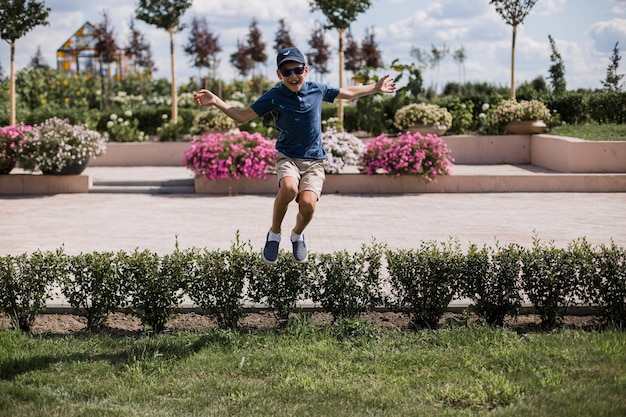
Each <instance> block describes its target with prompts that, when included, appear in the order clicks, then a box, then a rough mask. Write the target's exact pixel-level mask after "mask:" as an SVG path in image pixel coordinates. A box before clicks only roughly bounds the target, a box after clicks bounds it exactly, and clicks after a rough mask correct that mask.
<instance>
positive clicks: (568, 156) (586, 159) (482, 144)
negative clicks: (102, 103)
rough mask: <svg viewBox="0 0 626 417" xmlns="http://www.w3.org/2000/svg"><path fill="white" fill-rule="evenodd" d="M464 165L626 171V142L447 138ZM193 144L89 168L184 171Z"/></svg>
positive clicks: (118, 148) (143, 150) (152, 146)
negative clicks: (178, 168)
mask: <svg viewBox="0 0 626 417" xmlns="http://www.w3.org/2000/svg"><path fill="white" fill-rule="evenodd" d="M443 140H444V141H445V142H446V144H447V145H448V147H449V148H450V150H451V151H452V156H453V157H454V160H455V163H456V164H459V165H496V164H530V165H536V166H539V167H543V168H547V169H550V170H553V171H557V172H568V173H582V172H598V173H601V172H608V173H625V172H626V142H589V141H584V140H580V139H574V138H567V137H562V136H551V135H504V136H487V135H485V136H473V135H458V136H444V137H443ZM187 149H189V142H141V143H108V144H107V151H106V153H105V154H104V155H102V156H100V157H98V158H96V159H93V160H91V161H90V162H89V166H181V165H182V164H183V162H182V160H183V156H184V154H185V152H186V151H187Z"/></svg>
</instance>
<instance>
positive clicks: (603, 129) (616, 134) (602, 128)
mask: <svg viewBox="0 0 626 417" xmlns="http://www.w3.org/2000/svg"><path fill="white" fill-rule="evenodd" d="M548 133H550V134H551V135H557V136H569V137H573V138H579V139H585V140H591V141H600V140H612V141H626V124H620V125H617V124H602V125H598V124H592V123H586V124H581V125H567V126H559V127H555V128H552V129H551V130H550V132H548Z"/></svg>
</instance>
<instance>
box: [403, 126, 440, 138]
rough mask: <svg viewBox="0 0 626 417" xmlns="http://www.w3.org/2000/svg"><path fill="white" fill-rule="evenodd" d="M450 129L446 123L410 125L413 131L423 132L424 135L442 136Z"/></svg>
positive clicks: (410, 130) (410, 129)
mask: <svg viewBox="0 0 626 417" xmlns="http://www.w3.org/2000/svg"><path fill="white" fill-rule="evenodd" d="M446 130H448V128H447V127H445V126H444V125H414V126H411V127H409V132H411V133H418V132H419V133H421V134H422V135H437V136H441V135H443V134H444V133H446Z"/></svg>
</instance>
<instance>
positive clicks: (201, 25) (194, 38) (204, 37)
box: [184, 17, 222, 70]
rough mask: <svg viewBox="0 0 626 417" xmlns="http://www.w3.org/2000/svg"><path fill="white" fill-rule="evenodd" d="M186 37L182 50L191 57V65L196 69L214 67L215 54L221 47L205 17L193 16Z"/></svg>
mask: <svg viewBox="0 0 626 417" xmlns="http://www.w3.org/2000/svg"><path fill="white" fill-rule="evenodd" d="M188 39H189V43H188V44H187V45H185V47H184V51H185V53H186V54H187V55H189V56H191V57H192V60H191V61H192V62H193V66H194V67H196V68H198V70H200V69H202V68H207V69H215V66H216V61H217V54H218V53H220V52H222V48H221V47H220V45H219V40H218V37H217V36H215V35H214V34H213V33H212V32H211V31H210V30H209V25H208V23H207V20H206V18H204V17H203V18H198V17H194V18H193V20H192V22H191V31H190V33H189V38H188Z"/></svg>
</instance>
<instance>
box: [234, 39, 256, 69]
mask: <svg viewBox="0 0 626 417" xmlns="http://www.w3.org/2000/svg"><path fill="white" fill-rule="evenodd" d="M230 63H231V64H232V65H233V66H234V67H235V68H237V70H238V71H239V74H241V76H242V77H247V76H248V74H250V71H251V70H252V67H253V66H254V62H253V61H252V58H251V57H250V53H249V50H248V47H247V46H246V45H245V44H244V43H243V42H241V41H240V40H239V39H237V50H236V51H235V52H233V53H232V54H231V55H230Z"/></svg>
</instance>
